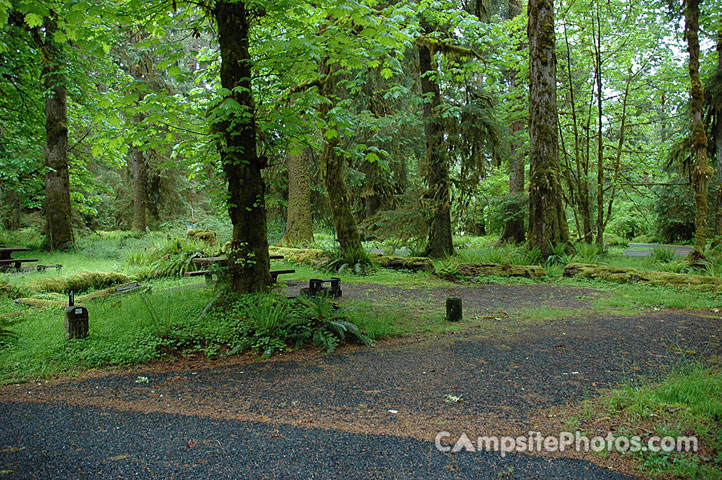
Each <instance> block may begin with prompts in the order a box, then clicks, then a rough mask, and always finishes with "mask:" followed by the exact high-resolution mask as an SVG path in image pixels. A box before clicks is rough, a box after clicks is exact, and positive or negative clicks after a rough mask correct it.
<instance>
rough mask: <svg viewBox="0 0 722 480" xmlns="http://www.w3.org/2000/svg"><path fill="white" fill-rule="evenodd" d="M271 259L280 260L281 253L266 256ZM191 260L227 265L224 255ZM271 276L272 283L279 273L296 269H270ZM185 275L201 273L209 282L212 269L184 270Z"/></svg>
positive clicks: (207, 263)
mask: <svg viewBox="0 0 722 480" xmlns="http://www.w3.org/2000/svg"><path fill="white" fill-rule="evenodd" d="M268 257H269V258H270V259H271V260H282V259H283V255H269V256H268ZM192 262H193V263H194V264H196V265H199V266H205V267H208V266H210V265H219V266H226V265H228V257H226V256H225V255H222V256H218V257H198V258H194V259H193V260H192ZM270 273H271V278H272V280H273V283H276V281H277V280H278V276H279V275H283V274H286V273H296V270H290V269H289V270H271V272H270ZM183 275H184V276H186V277H197V276H200V275H203V276H205V277H206V282H210V281H211V280H212V277H213V271H211V270H198V271H195V272H186V273H184V274H183Z"/></svg>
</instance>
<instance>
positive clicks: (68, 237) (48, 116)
mask: <svg viewBox="0 0 722 480" xmlns="http://www.w3.org/2000/svg"><path fill="white" fill-rule="evenodd" d="M44 26H45V32H44V38H43V39H42V40H41V42H42V43H41V44H40V45H39V47H40V49H41V51H42V76H43V84H44V87H45V135H46V138H45V166H46V167H48V172H47V173H46V174H45V218H46V225H47V227H46V228H47V231H46V233H47V236H48V243H49V245H50V248H51V249H53V250H56V249H64V248H68V247H70V246H72V245H73V243H74V241H75V237H74V235H73V222H72V217H71V209H70V176H69V170H68V112H67V88H66V78H65V74H64V72H63V65H64V60H63V55H62V49H61V47H60V46H59V45H57V44H56V43H55V40H54V39H53V36H54V33H55V32H56V31H57V24H56V23H55V21H54V20H51V19H48V18H46V19H45V22H44Z"/></svg>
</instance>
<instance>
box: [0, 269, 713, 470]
mask: <svg viewBox="0 0 722 480" xmlns="http://www.w3.org/2000/svg"><path fill="white" fill-rule="evenodd" d="M343 288H344V297H345V300H344V302H346V303H348V304H354V303H355V304H358V305H367V304H368V303H369V302H374V303H375V304H376V305H378V306H381V307H385V308H394V309H396V311H397V315H398V312H403V311H406V312H413V313H414V314H413V315H409V318H416V319H417V321H423V319H424V318H431V319H433V318H435V317H437V316H439V315H443V313H442V310H441V308H442V307H441V306H442V305H443V300H444V299H445V297H446V296H452V295H454V296H461V297H462V299H463V301H464V308H465V318H466V319H465V320H464V321H462V322H460V324H458V325H459V326H463V328H456V329H435V328H428V329H427V330H426V331H425V332H421V331H419V330H418V329H416V333H417V334H416V335H411V336H410V335H404V336H401V337H400V338H395V339H390V340H385V341H381V342H379V344H378V346H377V347H376V348H375V349H367V348H362V347H355V346H347V347H344V348H343V349H341V350H339V351H338V352H337V353H334V354H330V355H323V354H320V353H318V352H315V351H310V350H303V351H296V352H292V353H288V354H283V355H281V356H278V357H275V358H273V359H271V360H268V361H262V362H259V361H257V359H256V357H254V356H251V355H242V356H237V357H231V358H226V359H223V360H207V359H203V358H199V357H196V358H185V359H180V360H177V361H175V362H161V363H157V364H154V365H151V366H140V367H133V368H131V369H127V370H123V371H96V372H88V373H84V374H80V375H78V376H76V377H72V378H60V379H56V380H50V381H43V382H33V383H30V384H19V385H9V386H6V387H2V389H0V409H1V410H2V411H3V414H4V415H3V416H4V417H5V418H7V419H9V420H8V421H7V422H5V423H4V425H3V427H1V428H0V470H2V471H3V472H6V473H5V474H6V475H7V474H10V475H11V476H12V477H13V478H15V477H17V478H35V477H38V476H42V477H44V478H61V477H62V478H66V477H68V476H77V477H82V476H84V475H85V476H98V475H104V476H105V475H116V476H121V477H124V476H130V475H131V474H133V473H138V472H145V473H144V475H146V476H147V477H148V478H161V477H163V478H208V477H209V476H214V477H216V478H234V477H235V478H237V477H240V476H243V477H245V478H280V477H284V476H298V477H311V476H316V477H319V478H342V477H343V478H399V476H404V477H405V476H408V477H409V478H499V476H507V477H509V478H624V475H638V474H639V472H638V471H637V470H636V467H635V462H634V459H633V458H632V457H630V456H622V455H617V454H611V455H605V456H601V455H598V454H594V453H574V452H566V453H565V454H564V457H560V456H559V455H558V454H542V455H541V456H539V455H538V454H535V455H531V456H530V455H526V454H510V455H507V456H506V457H501V456H499V455H498V454H491V453H486V452H480V453H468V452H461V453H458V454H444V453H440V452H438V451H437V450H436V449H435V448H434V438H435V436H436V434H437V433H438V432H440V431H446V432H449V433H450V438H452V439H454V438H458V435H460V434H461V433H466V434H467V435H468V436H469V437H471V438H474V437H476V436H477V435H511V436H517V435H523V434H526V433H527V432H529V431H532V430H533V431H542V432H546V433H549V434H555V435H558V433H559V432H560V431H566V430H568V429H569V427H570V425H569V424H568V423H567V422H568V418H567V417H565V416H564V412H566V411H567V410H569V409H573V408H575V406H576V405H579V404H580V402H582V401H583V400H587V399H590V398H596V397H598V396H599V395H602V394H604V392H605V391H606V389H609V388H613V387H616V386H617V385H619V384H622V383H625V384H630V383H631V384H634V383H635V382H637V383H638V382H643V381H647V380H649V379H659V378H661V377H662V376H663V375H664V373H665V372H667V371H669V370H670V369H671V368H674V367H675V365H678V364H679V363H680V362H683V361H685V358H689V357H691V356H694V357H695V358H714V357H716V356H719V355H722V345H721V344H720V339H721V338H722V322H721V321H720V320H721V318H720V315H719V314H715V313H714V312H712V311H707V312H703V311H696V312H691V311H675V310H664V311H657V312H655V311H653V310H648V311H646V312H644V313H638V314H636V315H632V316H630V315H609V314H604V313H601V312H599V311H598V310H596V307H595V305H598V303H597V302H598V301H600V300H603V299H604V298H606V297H609V296H610V293H609V292H605V291H602V290H598V289H594V288H590V287H579V286H568V285H543V284H542V285H539V284H537V285H515V284H511V285H500V284H484V285H460V286H456V285H440V286H436V287H433V288H432V287H418V286H416V287H412V288H404V287H402V286H396V287H392V286H389V285H387V284H374V283H360V284H354V283H349V282H346V283H344V284H343ZM291 293H292V292H291ZM535 308H542V309H545V308H546V309H547V314H545V315H541V316H540V315H533V314H530V313H524V312H530V311H531V309H535ZM562 312H566V315H565V314H563V313H562ZM429 322H430V323H429V325H432V323H433V322H432V321H431V320H429ZM409 328H410V327H409ZM409 331H411V330H409ZM600 416H602V414H601V413H600ZM41 431H42V432H43V433H42V434H40V432H41ZM10 472H12V473H10ZM614 472H619V473H614Z"/></svg>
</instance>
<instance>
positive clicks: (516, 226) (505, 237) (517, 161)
mask: <svg viewBox="0 0 722 480" xmlns="http://www.w3.org/2000/svg"><path fill="white" fill-rule="evenodd" d="M480 3H481V2H480ZM519 14H521V2H520V1H519V0H509V19H512V18H514V17H516V16H517V15H519ZM518 75H519V72H518V71H517V70H516V69H512V70H510V71H509V83H510V85H511V88H512V89H514V88H516V86H517V76H518ZM522 128H523V125H522V122H519V121H515V122H512V123H511V125H510V126H509V137H510V138H511V139H512V145H511V156H510V159H509V163H510V165H509V167H510V175H509V194H510V197H512V203H511V204H510V205H511V206H512V207H513V208H514V211H512V209H508V210H507V212H506V216H507V220H506V223H505V224H504V231H503V232H502V234H501V238H500V239H499V242H500V243H523V242H524V240H525V239H526V229H525V228H524V215H522V213H521V211H520V210H522V205H523V198H522V197H523V195H524V155H523V154H522V152H521V149H520V148H519V145H517V144H516V142H515V141H514V138H515V136H516V134H517V132H520V131H521V129H522Z"/></svg>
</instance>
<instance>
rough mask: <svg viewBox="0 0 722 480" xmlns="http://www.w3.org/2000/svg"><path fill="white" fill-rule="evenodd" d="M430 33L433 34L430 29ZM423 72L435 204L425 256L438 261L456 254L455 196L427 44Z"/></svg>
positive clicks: (427, 172)
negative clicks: (450, 190) (451, 183)
mask: <svg viewBox="0 0 722 480" xmlns="http://www.w3.org/2000/svg"><path fill="white" fill-rule="evenodd" d="M426 31H427V33H430V29H429V28H428V26H427V27H426ZM418 48H419V70H420V74H421V95H422V97H424V112H423V113H424V136H425V138H426V154H425V157H424V176H425V177H426V182H427V183H428V186H429V190H428V193H427V197H428V200H429V203H430V204H431V222H430V224H429V242H428V244H427V246H426V251H425V255H426V256H429V257H434V258H440V257H445V256H447V255H451V254H452V253H453V252H454V242H453V239H452V236H451V194H450V193H449V165H448V164H447V161H446V152H445V146H444V138H443V134H444V132H443V128H442V126H441V119H440V118H439V108H440V106H441V93H440V91H439V84H438V82H437V79H436V77H437V75H438V72H437V71H436V64H435V63H434V61H433V55H432V52H431V51H430V50H429V48H428V47H427V46H426V45H419V46H418Z"/></svg>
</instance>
